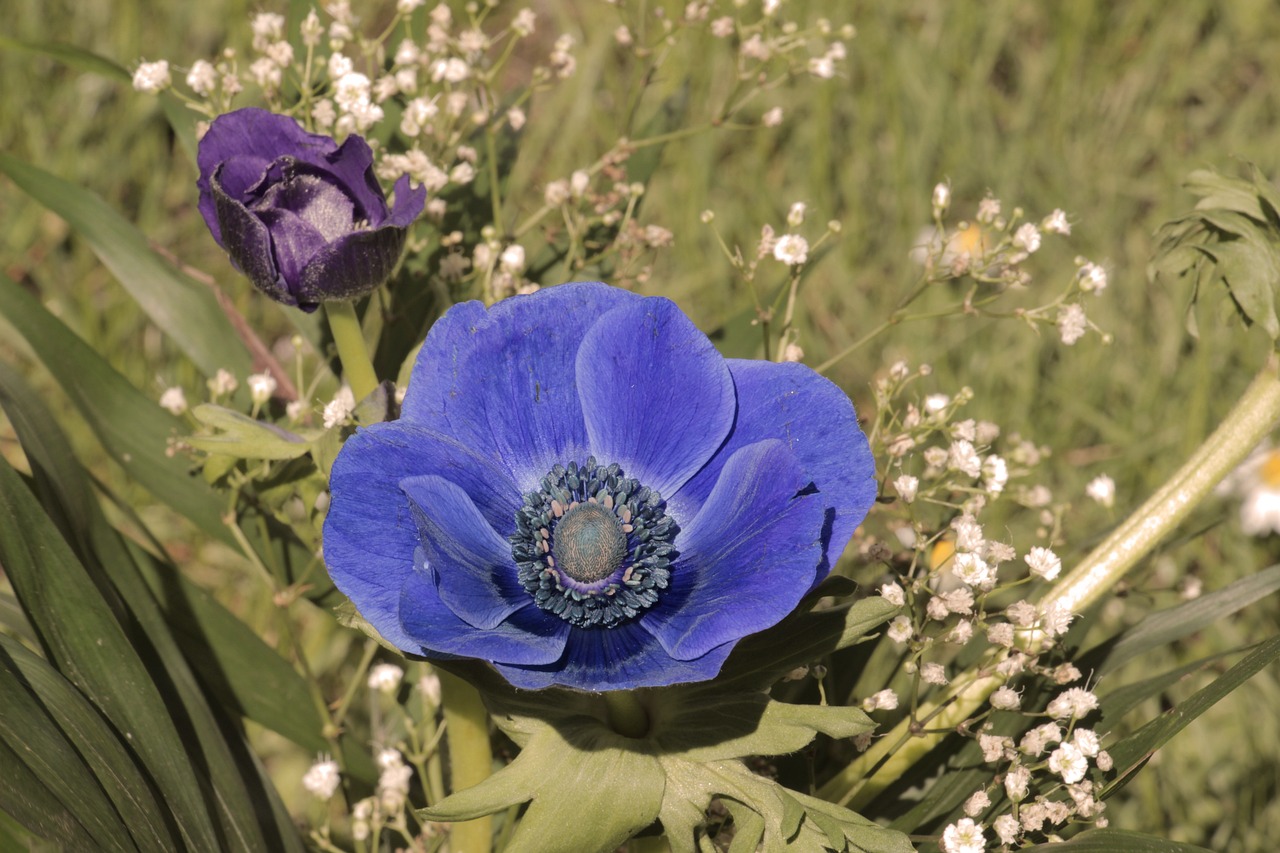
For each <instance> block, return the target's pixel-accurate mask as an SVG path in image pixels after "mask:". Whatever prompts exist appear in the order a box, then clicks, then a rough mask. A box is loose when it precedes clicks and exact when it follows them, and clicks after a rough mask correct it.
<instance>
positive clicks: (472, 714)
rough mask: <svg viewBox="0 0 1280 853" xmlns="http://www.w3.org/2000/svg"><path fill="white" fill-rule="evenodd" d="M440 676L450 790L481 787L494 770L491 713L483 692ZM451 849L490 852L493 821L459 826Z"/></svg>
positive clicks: (452, 832) (447, 675)
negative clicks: (490, 734)
mask: <svg viewBox="0 0 1280 853" xmlns="http://www.w3.org/2000/svg"><path fill="white" fill-rule="evenodd" d="M436 674H437V675H439V676H440V695H441V697H442V699H441V704H442V705H443V707H444V724H445V738H447V740H448V742H449V779H450V789H451V790H453V791H461V790H463V789H465V788H472V787H475V786H476V785H479V784H480V783H481V782H483V781H484V780H485V779H487V778H489V774H490V773H491V772H492V771H493V753H492V752H490V749H489V712H488V710H486V709H485V707H484V701H483V700H482V699H481V698H480V693H479V691H477V690H476V689H475V688H474V687H472V686H471V685H470V684H468V683H467V682H466V681H463V680H462V679H461V678H459V677H458V676H456V675H454V674H452V673H450V672H445V671H444V670H443V669H436ZM449 834H450V839H451V842H450V849H452V850H459V851H466V853H489V851H490V850H491V849H492V847H493V818H492V817H489V816H486V817H481V818H476V819H475V820H468V821H463V822H461V823H455V824H454V825H453V828H452V829H451V830H450V833H449Z"/></svg>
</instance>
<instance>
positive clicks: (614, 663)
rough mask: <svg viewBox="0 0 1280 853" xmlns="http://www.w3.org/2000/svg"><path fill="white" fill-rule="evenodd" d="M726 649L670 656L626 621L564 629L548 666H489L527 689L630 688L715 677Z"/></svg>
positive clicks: (726, 654) (641, 629)
mask: <svg viewBox="0 0 1280 853" xmlns="http://www.w3.org/2000/svg"><path fill="white" fill-rule="evenodd" d="M551 618H553V619H555V618H556V617H551ZM556 621H558V622H561V621H563V620H560V619H556ZM564 624H568V623H564ZM730 651H731V647H730V646H724V647H721V648H718V649H712V650H710V651H709V652H708V653H707V654H705V655H703V656H702V657H700V658H697V659H696V660H674V659H672V658H671V656H670V655H668V654H667V652H666V651H664V650H663V648H662V646H661V645H660V644H659V643H658V641H657V640H656V639H654V638H653V637H652V636H650V635H649V633H648V632H646V631H645V630H644V629H643V628H641V627H640V625H638V624H637V623H634V622H632V623H628V624H625V625H619V626H618V627H616V628H608V629H597V630H592V629H580V628H579V629H574V630H572V631H570V632H569V636H568V642H567V643H566V644H565V647H564V655H563V656H562V657H561V658H560V659H559V660H557V661H555V662H554V663H553V664H552V665H550V666H512V665H503V664H502V663H495V664H494V665H495V667H496V668H497V670H498V671H499V672H500V673H502V675H503V677H504V678H506V679H507V680H508V681H510V682H511V683H512V684H514V685H515V686H516V687H523V688H525V689H528V690H538V689H541V688H543V687H552V686H561V687H573V688H576V689H578V690H593V691H604V690H633V689H635V688H637V687H664V686H666V685H668V684H681V683H683V682H686V681H706V680H708V679H711V678H715V676H716V673H718V672H719V671H720V667H721V666H723V665H724V661H725V658H727V657H728V656H729V652H730Z"/></svg>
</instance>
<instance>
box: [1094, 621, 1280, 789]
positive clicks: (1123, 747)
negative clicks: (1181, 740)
mask: <svg viewBox="0 0 1280 853" xmlns="http://www.w3.org/2000/svg"><path fill="white" fill-rule="evenodd" d="M1277 657H1280V637H1272V638H1271V639H1270V640H1267V641H1266V642H1264V643H1261V644H1260V645H1258V646H1257V647H1256V648H1255V649H1254V651H1253V652H1251V653H1250V654H1249V655H1247V656H1246V657H1245V658H1244V660H1242V661H1240V662H1239V663H1237V664H1236V665H1235V666H1233V667H1231V669H1229V670H1227V671H1226V672H1225V673H1223V674H1222V675H1221V676H1219V677H1218V678H1217V679H1215V680H1214V681H1213V683H1211V684H1209V685H1208V686H1207V687H1205V688H1203V689H1201V690H1199V691H1197V692H1196V693H1195V694H1194V695H1192V696H1191V697H1190V698H1188V699H1187V700H1186V701H1185V702H1183V703H1181V704H1180V705H1178V707H1176V708H1174V709H1172V710H1171V711H1168V712H1167V713H1165V714H1162V715H1161V716H1159V717H1157V718H1156V719H1154V720H1152V721H1151V722H1149V723H1147V724H1146V725H1145V726H1143V727H1142V728H1140V729H1138V731H1136V732H1134V733H1133V734H1131V735H1129V736H1128V737H1126V738H1125V739H1124V740H1122V741H1120V742H1119V743H1117V744H1116V745H1115V746H1113V747H1112V748H1111V749H1110V750H1108V751H1109V752H1110V753H1111V758H1112V760H1113V761H1114V762H1115V766H1116V768H1117V771H1118V774H1119V778H1117V779H1116V780H1115V781H1114V782H1112V783H1111V784H1109V785H1108V786H1107V788H1106V790H1105V792H1104V794H1103V796H1104V797H1107V796H1110V795H1111V794H1113V793H1115V792H1116V791H1118V790H1119V789H1120V788H1121V787H1123V786H1124V784H1125V783H1126V782H1127V781H1128V778H1129V777H1130V776H1131V775H1132V774H1133V773H1135V772H1136V771H1137V770H1138V769H1139V768H1140V767H1141V765H1143V764H1145V763H1146V761H1147V759H1149V758H1150V757H1151V755H1152V754H1153V753H1154V752H1155V751H1156V750H1157V749H1159V748H1160V747H1161V746H1163V745H1164V744H1165V743H1167V742H1168V741H1169V739H1170V738H1172V737H1173V736H1174V735H1176V734H1177V733H1178V732H1180V731H1182V730H1183V729H1184V728H1186V727H1187V726H1188V725H1190V724H1191V723H1192V721H1193V720H1195V719H1196V718H1197V717H1199V716H1200V715H1201V714H1203V713H1204V712H1205V711H1207V710H1209V709H1210V708H1212V707H1213V706H1214V705H1216V704H1217V703H1218V701H1219V700H1221V699H1222V698H1223V697H1225V696H1227V695H1228V694H1230V693H1231V692H1232V691H1233V690H1235V689H1236V688H1237V687H1239V686H1240V685H1241V684H1244V683H1245V682H1246V681H1248V680H1249V679H1250V678H1252V677H1253V676H1254V675H1256V674H1257V673H1258V672H1260V671H1261V670H1262V669H1263V668H1264V667H1267V666H1269V665H1270V664H1271V663H1273V662H1274V661H1275V660H1276V658H1277Z"/></svg>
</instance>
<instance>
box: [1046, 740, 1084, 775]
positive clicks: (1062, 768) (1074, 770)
mask: <svg viewBox="0 0 1280 853" xmlns="http://www.w3.org/2000/svg"><path fill="white" fill-rule="evenodd" d="M1049 769H1050V770H1051V771H1053V772H1054V773H1057V774H1058V775H1059V776H1061V777H1062V781H1063V782H1066V783H1067V784H1068V785H1071V784H1074V783H1076V782H1079V781H1080V780H1081V779H1083V778H1084V774H1085V773H1087V772H1088V770H1089V761H1088V759H1086V758H1085V757H1084V753H1082V752H1081V751H1080V750H1079V749H1077V748H1076V747H1075V746H1072V745H1071V744H1069V743H1064V744H1062V745H1060V746H1059V747H1058V748H1057V749H1055V750H1054V751H1053V752H1052V753H1050V754H1049Z"/></svg>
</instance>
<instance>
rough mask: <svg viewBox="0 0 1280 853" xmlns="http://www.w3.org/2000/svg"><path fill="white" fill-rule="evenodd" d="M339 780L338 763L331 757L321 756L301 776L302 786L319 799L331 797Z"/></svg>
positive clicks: (340, 779) (340, 778)
mask: <svg viewBox="0 0 1280 853" xmlns="http://www.w3.org/2000/svg"><path fill="white" fill-rule="evenodd" d="M341 782H342V777H341V776H340V775H339V773H338V763H337V762H336V761H334V760H333V759H332V758H321V759H320V760H319V761H317V762H316V763H315V764H312V765H311V768H310V769H309V770H307V772H306V774H305V775H303V777H302V787H304V788H306V789H307V791H308V792H309V793H310V794H312V795H313V796H315V797H318V798H319V799H321V800H327V799H329V798H330V797H332V796H333V794H334V792H335V791H337V790H338V785H339V784H341Z"/></svg>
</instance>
